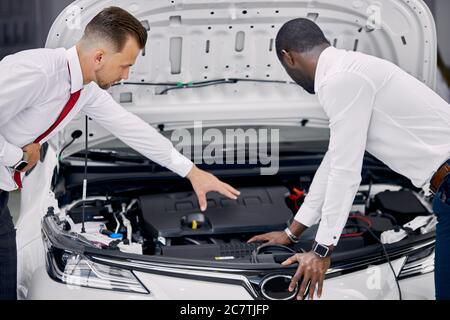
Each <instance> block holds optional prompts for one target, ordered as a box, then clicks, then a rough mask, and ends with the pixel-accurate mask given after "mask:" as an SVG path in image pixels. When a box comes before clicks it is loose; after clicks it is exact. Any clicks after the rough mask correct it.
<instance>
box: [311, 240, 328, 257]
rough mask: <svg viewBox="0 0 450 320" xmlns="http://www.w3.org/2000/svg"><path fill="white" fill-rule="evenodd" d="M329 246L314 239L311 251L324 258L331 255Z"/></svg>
mask: <svg viewBox="0 0 450 320" xmlns="http://www.w3.org/2000/svg"><path fill="white" fill-rule="evenodd" d="M330 247H331V246H326V245H323V244H320V243H317V242H316V241H314V243H313V246H312V252H314V253H315V254H316V255H318V256H319V257H320V258H326V257H329V256H331V253H332V251H333V250H332V249H331V248H330Z"/></svg>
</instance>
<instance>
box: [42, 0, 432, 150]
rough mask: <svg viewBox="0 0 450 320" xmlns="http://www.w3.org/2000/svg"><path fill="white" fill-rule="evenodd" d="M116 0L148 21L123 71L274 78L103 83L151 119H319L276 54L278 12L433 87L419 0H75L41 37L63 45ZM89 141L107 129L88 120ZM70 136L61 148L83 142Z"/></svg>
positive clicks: (139, 75)
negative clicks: (142, 43)
mask: <svg viewBox="0 0 450 320" xmlns="http://www.w3.org/2000/svg"><path fill="white" fill-rule="evenodd" d="M108 6H120V7H123V8H124V9H126V10H128V11H129V12H131V13H132V14H133V15H135V16H136V17H137V18H138V19H139V20H140V21H141V22H142V23H143V25H144V26H145V27H146V28H147V30H148V35H149V37H148V42H147V45H146V47H145V49H144V50H142V52H141V54H140V56H139V57H138V59H137V61H136V64H135V65H134V66H133V67H132V69H131V71H130V78H129V79H128V80H127V81H126V82H127V83H129V82H134V83H136V82H137V83H153V84H155V83H189V82H201V81H209V80H215V79H230V78H239V79H262V80H280V81H286V83H282V82H281V83H263V82H250V81H248V82H247V81H245V82H238V83H234V84H221V85H214V86H207V87H203V88H195V89H192V88H191V89H189V88H188V89H180V90H172V91H169V92H167V93H166V94H160V93H161V92H162V91H163V90H164V89H165V88H167V86H165V85H136V84H126V83H122V84H120V85H117V86H114V87H112V88H111V89H110V90H109V91H110V93H111V95H112V96H113V97H114V99H115V100H116V101H117V102H119V103H120V104H121V105H123V106H124V107H125V108H126V109H128V110H129V111H131V112H133V113H135V114H137V115H138V116H140V117H141V118H142V119H144V120H145V121H147V122H148V123H150V124H151V125H160V124H164V127H165V128H166V129H170V128H171V127H183V126H188V127H192V126H193V121H194V120H195V121H203V122H204V125H205V124H206V123H207V124H211V125H216V126H217V125H225V124H227V125H230V124H233V125H236V124H247V125H248V124H252V123H258V124H264V123H266V124H277V123H279V124H283V123H286V124H292V123H298V122H300V121H302V120H303V119H310V120H311V119H325V115H324V113H323V110H322V108H321V107H320V105H319V103H318V101H317V99H316V97H315V96H313V95H309V94H308V93H306V92H305V91H303V89H302V88H300V87H299V86H296V85H294V84H292V83H289V82H290V81H291V79H290V78H289V77H288V75H287V74H286V72H285V70H284V69H283V67H282V66H281V64H280V63H279V61H278V58H277V55H276V52H275V37H276V33H277V31H278V29H279V28H280V27H281V26H282V25H283V23H284V22H286V21H288V20H290V19H293V18H297V17H307V18H309V19H311V20H313V21H315V22H316V23H317V24H318V25H319V26H320V27H321V28H322V29H323V30H324V32H325V35H326V36H327V38H328V39H329V40H330V42H331V44H332V45H333V46H335V47H337V48H345V49H347V50H357V51H361V52H364V53H368V54H372V55H375V56H378V57H381V58H384V59H387V60H390V61H392V62H394V63H395V64H397V65H398V66H400V67H401V68H402V69H404V70H406V71H407V72H409V73H410V74H412V75H413V76H415V77H416V78H418V79H419V80H421V81H423V82H424V83H425V84H427V85H428V86H430V87H431V88H433V89H434V87H435V77H436V32H435V24H434V20H433V17H432V15H431V13H430V11H429V9H428V7H427V6H426V5H425V3H424V2H423V1H421V0H377V1H370V0H314V1H311V0H295V1H281V0H247V1H217V0H189V1H183V0H172V1H171V0H151V1H148V0H132V1H129V0H115V1H112V0H99V1H92V0H90V1H88V0H81V1H75V2H73V3H72V4H71V5H70V6H69V7H68V8H67V9H66V10H64V11H63V12H62V13H61V14H60V15H59V16H58V17H57V19H56V20H55V22H54V24H53V26H52V28H51V30H50V32H49V35H48V38H47V43H46V47H49V48H57V47H65V48H69V47H71V46H73V45H74V44H75V43H76V42H77V41H78V40H79V39H80V38H81V36H82V33H83V30H84V27H85V25H86V24H87V23H88V22H89V21H90V20H91V19H92V18H93V17H94V16H95V15H96V14H97V13H98V12H99V11H101V10H102V9H103V8H105V7H108ZM76 129H79V130H82V131H83V130H84V117H83V116H81V115H80V116H77V118H75V119H74V121H72V122H71V123H70V124H68V125H67V126H66V127H65V129H64V130H63V131H62V132H60V133H59V135H58V136H57V137H56V138H55V139H53V140H52V141H51V143H52V144H53V145H54V146H55V147H56V149H60V148H61V147H62V146H63V145H64V144H66V143H67V142H68V141H70V140H71V133H72V132H73V131H74V130H76ZM89 133H90V137H89V139H90V146H95V145H96V144H98V143H101V142H104V141H107V140H109V139H111V138H112V134H111V133H110V132H108V131H106V130H105V129H103V128H102V127H101V126H100V125H97V124H96V123H92V122H91V125H90V129H89ZM82 140H83V139H79V140H77V141H75V143H73V144H72V145H71V146H70V147H69V148H68V149H67V150H66V152H65V155H68V154H71V153H73V152H76V151H79V150H80V149H82V148H83V147H84V143H83V142H82Z"/></svg>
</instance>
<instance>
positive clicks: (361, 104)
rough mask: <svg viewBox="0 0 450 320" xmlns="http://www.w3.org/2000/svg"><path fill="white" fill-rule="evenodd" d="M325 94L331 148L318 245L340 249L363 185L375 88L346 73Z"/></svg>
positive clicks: (331, 82) (326, 87) (324, 89)
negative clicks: (343, 234)
mask: <svg viewBox="0 0 450 320" xmlns="http://www.w3.org/2000/svg"><path fill="white" fill-rule="evenodd" d="M321 91H322V92H321V96H322V104H323V107H324V109H325V112H326V114H327V115H328V118H329V120H330V144H329V147H328V151H327V157H328V159H327V161H329V169H328V172H327V181H326V190H325V192H324V199H323V205H322V215H321V220H320V224H319V229H318V231H317V234H316V241H317V242H318V243H321V244H324V245H337V243H338V241H339V238H340V236H341V233H342V230H343V228H344V226H345V224H346V222H347V219H348V215H349V213H350V210H351V207H352V204H353V201H354V198H355V195H356V192H357V190H358V188H359V185H360V183H361V169H362V163H363V158H364V152H365V148H366V141H367V132H368V129H369V125H370V119H371V115H372V109H373V101H374V96H375V87H374V85H373V84H372V82H370V81H369V80H368V79H366V78H365V77H364V76H363V75H359V74H353V73H348V72H345V73H339V74H336V75H334V76H332V77H330V78H329V79H328V80H327V82H326V83H325V84H324V85H323V87H322V89H321ZM321 186H322V187H323V185H322V184H321Z"/></svg>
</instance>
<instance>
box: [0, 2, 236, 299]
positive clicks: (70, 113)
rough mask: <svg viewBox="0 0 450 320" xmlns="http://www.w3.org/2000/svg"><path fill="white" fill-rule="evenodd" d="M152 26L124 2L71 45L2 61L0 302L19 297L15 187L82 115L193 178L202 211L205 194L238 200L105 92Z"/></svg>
mask: <svg viewBox="0 0 450 320" xmlns="http://www.w3.org/2000/svg"><path fill="white" fill-rule="evenodd" d="M146 42H147V31H146V30H145V28H144V27H143V26H142V25H141V23H140V22H139V21H138V20H137V19H136V18H134V17H133V16H132V15H131V14H129V13H128V12H126V11H125V10H123V9H121V8H118V7H110V8H106V9H104V10H103V11H101V12H100V13H99V14H98V15H97V16H95V17H94V18H93V19H92V20H91V22H90V23H89V24H88V25H87V27H86V29H85V33H84V35H83V37H82V39H81V40H80V41H79V42H78V43H77V44H76V45H75V46H73V47H72V48H70V49H68V50H66V49H64V48H59V49H36V50H28V51H23V52H19V53H16V54H14V55H11V56H8V57H6V58H4V59H3V60H2V61H1V62H0V300H1V299H16V286H17V283H16V282H17V281H16V278H17V252H16V242H15V230H14V224H13V222H12V218H11V215H10V213H9V210H8V208H7V202H8V191H11V190H14V189H17V188H20V187H21V186H22V178H23V173H24V172H26V171H28V170H30V169H31V168H32V167H33V166H34V165H35V164H36V163H37V161H38V159H39V158H40V147H41V144H42V143H43V142H45V141H46V140H48V139H49V138H50V137H51V136H53V135H54V134H55V133H56V132H57V131H59V130H61V129H62V128H63V127H64V126H65V125H66V124H67V123H68V122H69V121H70V120H71V119H73V118H74V117H75V115H76V114H78V113H79V112H83V113H85V114H87V115H88V116H89V117H91V118H92V119H94V120H96V121H97V122H99V123H100V124H101V125H102V126H103V127H104V128H106V129H107V130H109V131H111V132H112V133H114V134H115V135H116V136H117V137H118V138H120V139H121V140H122V141H124V142H125V143H127V144H128V145H129V146H131V147H132V148H134V149H135V150H137V151H139V152H140V153H142V154H143V155H145V156H146V157H148V158H150V159H152V160H153V161H155V162H157V163H159V164H160V165H162V166H164V167H167V168H168V169H170V170H172V171H174V172H175V173H177V174H178V175H180V176H182V177H187V178H188V179H189V180H190V182H191V184H192V187H193V189H194V191H195V192H196V194H197V196H198V200H199V205H200V208H201V210H202V211H204V210H205V209H206V204H207V202H206V193H207V192H210V191H217V192H220V193H221V194H223V195H225V196H227V197H229V198H232V199H236V197H237V196H238V195H239V191H237V190H236V189H234V188H233V187H231V186H230V185H228V184H226V183H223V182H221V181H219V180H218V179H217V178H216V177H214V176H213V175H212V174H209V173H207V172H205V171H202V170H200V169H198V168H197V167H196V166H195V165H194V164H193V163H192V162H191V161H190V160H189V159H187V158H185V157H184V156H182V155H181V154H180V153H179V152H178V151H176V150H175V148H174V147H173V145H172V143H171V142H170V141H169V140H168V139H166V138H164V137H163V136H161V135H160V134H159V133H158V132H157V131H156V130H155V129H154V128H153V127H151V126H150V125H148V124H147V123H145V122H144V121H143V120H141V119H140V118H139V117H137V116H135V115H134V114H132V113H130V112H128V111H126V110H125V109H124V108H122V107H121V106H120V105H119V104H117V103H116V102H115V101H114V100H113V99H112V97H111V96H110V95H109V94H108V93H107V92H106V91H104V90H102V89H108V88H110V87H111V85H112V84H114V83H115V82H118V81H120V80H121V79H127V78H128V73H129V70H130V67H131V66H132V65H133V64H134V63H135V61H136V58H137V56H138V55H139V52H140V50H141V49H143V48H144V46H145V44H146Z"/></svg>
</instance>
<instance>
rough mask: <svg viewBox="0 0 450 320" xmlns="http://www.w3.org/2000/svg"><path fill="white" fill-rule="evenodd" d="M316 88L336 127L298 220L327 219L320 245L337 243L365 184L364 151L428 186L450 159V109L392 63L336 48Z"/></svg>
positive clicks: (323, 59)
mask: <svg viewBox="0 0 450 320" xmlns="http://www.w3.org/2000/svg"><path fill="white" fill-rule="evenodd" d="M315 91H316V93H317V94H318V98H319V102H320V104H321V105H322V106H323V108H324V110H325V113H326V115H327V116H328V118H329V121H330V124H329V127H330V142H329V146H328V151H327V153H326V155H325V157H324V159H323V160H322V163H321V165H320V166H319V169H318V170H317V172H316V174H315V176H314V179H313V182H312V184H311V186H310V190H309V193H308V195H307V197H306V199H305V202H304V203H303V205H302V206H301V208H300V210H299V211H298V213H297V215H296V216H295V219H296V220H297V221H298V222H300V223H302V224H303V225H305V226H307V227H309V226H311V225H313V224H316V223H318V222H319V220H320V224H319V229H318V231H317V234H316V241H317V242H318V243H320V244H324V245H331V244H333V245H336V244H337V243H338V240H339V237H340V235H341V233H342V230H343V228H344V226H345V224H346V222H347V219H348V215H349V212H350V210H351V207H352V204H353V201H354V197H355V195H356V192H357V190H358V187H359V184H360V182H361V169H362V162H363V156H364V151H365V150H367V151H368V152H369V153H371V154H372V155H373V156H375V157H376V158H378V159H379V160H381V161H382V162H384V163H385V164H386V165H387V166H389V167H390V168H391V169H392V170H394V171H396V172H398V173H400V174H402V175H404V176H406V177H407V178H409V179H410V180H411V181H412V183H413V184H414V185H415V186H417V187H423V186H424V185H426V184H427V183H428V182H429V180H430V179H431V177H432V176H433V174H434V172H435V171H436V170H437V169H438V168H439V167H440V166H441V165H442V164H443V163H444V162H445V161H446V160H447V159H449V158H450V106H449V104H448V103H447V102H445V101H444V100H443V99H442V98H441V97H439V96H438V95H437V94H436V93H435V92H433V91H432V90H431V89H430V88H428V87H427V86H426V85H425V84H423V83H421V82H420V81H418V80H417V79H415V78H414V77H413V76H411V75H409V74H408V73H406V72H404V71H403V70H401V69H400V68H399V67H397V66H396V65H394V64H393V63H390V62H388V61H385V60H382V59H379V58H376V57H373V56H369V55H365V54H362V53H359V52H352V51H346V50H339V49H336V48H334V47H329V48H327V49H326V50H324V51H323V52H322V54H321V55H320V57H319V61H318V66H317V70H316V75H315Z"/></svg>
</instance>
